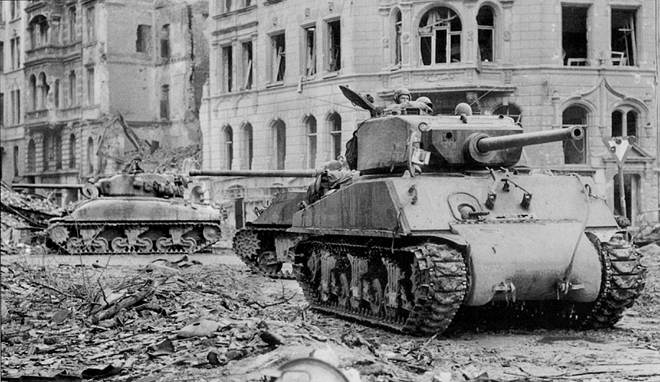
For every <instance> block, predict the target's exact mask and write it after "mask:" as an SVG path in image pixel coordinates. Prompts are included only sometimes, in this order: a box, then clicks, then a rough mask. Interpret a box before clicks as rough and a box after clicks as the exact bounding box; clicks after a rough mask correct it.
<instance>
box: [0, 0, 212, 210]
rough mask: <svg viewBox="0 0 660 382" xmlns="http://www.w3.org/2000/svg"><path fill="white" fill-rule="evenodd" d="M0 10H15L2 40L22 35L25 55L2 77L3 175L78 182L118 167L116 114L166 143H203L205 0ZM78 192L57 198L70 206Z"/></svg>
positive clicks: (120, 0)
mask: <svg viewBox="0 0 660 382" xmlns="http://www.w3.org/2000/svg"><path fill="white" fill-rule="evenodd" d="M1 7H2V9H3V10H2V14H3V15H7V14H8V12H9V13H11V12H15V14H14V13H12V14H11V15H9V16H8V17H4V16H3V17H4V18H3V22H2V25H3V26H4V28H3V29H4V30H3V31H2V32H3V33H4V34H3V38H2V41H1V42H0V43H2V45H0V46H8V45H7V44H12V50H11V52H13V49H14V48H13V44H14V43H13V40H12V36H14V35H16V36H17V37H16V38H18V39H20V42H19V44H18V45H19V47H18V48H17V49H18V51H19V52H20V53H19V55H20V57H21V62H20V64H19V66H18V68H20V74H15V72H13V70H14V66H13V65H12V66H10V67H7V68H5V70H4V72H3V73H2V81H0V82H2V84H3V85H2V89H3V92H2V96H1V97H2V100H3V105H5V106H6V105H10V107H11V108H12V110H11V113H9V114H7V113H3V129H2V149H3V158H2V159H3V173H2V178H3V180H6V181H21V182H28V183H79V182H81V181H84V180H86V179H87V178H89V177H94V176H98V175H102V174H107V173H111V172H114V171H115V170H116V169H117V168H119V167H121V164H122V163H117V162H118V161H119V162H121V159H120V155H117V154H123V152H121V151H123V150H124V148H123V147H121V148H114V147H112V142H108V141H104V139H103V137H104V136H107V135H108V134H104V130H107V129H108V128H114V127H113V124H112V121H113V120H114V117H115V116H116V115H117V114H121V115H122V116H123V118H124V120H125V121H126V123H127V124H128V125H130V126H131V127H132V128H133V129H134V130H135V132H136V133H137V135H138V136H139V137H140V138H141V139H144V140H146V141H149V142H158V145H159V147H161V148H175V147H180V146H188V145H194V144H198V143H199V139H200V130H199V122H198V118H197V115H198V111H199V107H200V103H201V89H202V85H203V82H204V81H205V78H206V76H207V72H208V57H205V55H206V51H207V44H206V42H205V41H204V28H205V27H204V25H205V24H204V23H205V19H206V15H207V9H208V3H207V2H206V1H192V0H191V1H184V0H49V1H34V0H33V1H20V2H12V3H7V2H2V3H1ZM4 51H7V49H5V50H4ZM12 60H13V59H12ZM5 61H6V62H7V61H8V60H6V59H5ZM8 81H9V82H8ZM14 87H16V89H17V90H16V91H20V93H19V94H18V95H17V96H16V97H17V99H18V101H16V102H19V103H20V107H18V106H14V103H12V102H13V101H11V100H9V99H8V97H7V96H5V93H7V94H9V98H11V99H13V98H14V90H13V88H14ZM5 88H7V90H5ZM10 101H11V102H10ZM3 110H4V108H3ZM5 126H6V127H5ZM14 150H15V151H17V154H14ZM7 153H9V154H7ZM113 161H114V163H113ZM109 162H111V163H109ZM9 163H11V164H9ZM12 167H14V168H16V169H17V171H11V170H13V168H12ZM7 169H9V170H10V171H7ZM75 197H76V195H75V192H72V193H69V194H67V195H58V198H59V199H60V200H61V201H62V202H63V203H66V202H67V201H70V200H73V199H75Z"/></svg>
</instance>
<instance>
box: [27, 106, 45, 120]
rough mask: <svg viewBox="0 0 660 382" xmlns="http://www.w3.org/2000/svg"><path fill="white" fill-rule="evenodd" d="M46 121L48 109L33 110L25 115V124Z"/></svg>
mask: <svg viewBox="0 0 660 382" xmlns="http://www.w3.org/2000/svg"><path fill="white" fill-rule="evenodd" d="M47 120H48V109H41V110H33V111H28V112H26V113H25V122H26V123H35V122H45V121H47Z"/></svg>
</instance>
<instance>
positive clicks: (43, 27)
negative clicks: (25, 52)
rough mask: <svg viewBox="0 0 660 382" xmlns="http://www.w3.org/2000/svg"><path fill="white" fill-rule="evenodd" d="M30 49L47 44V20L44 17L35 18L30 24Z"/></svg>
mask: <svg viewBox="0 0 660 382" xmlns="http://www.w3.org/2000/svg"><path fill="white" fill-rule="evenodd" d="M28 29H29V32H30V47H31V48H32V49H34V48H38V47H40V46H45V45H47V44H48V20H47V19H46V17H45V16H43V15H39V16H36V17H35V18H34V19H32V21H31V22H30V26H29V28H28Z"/></svg>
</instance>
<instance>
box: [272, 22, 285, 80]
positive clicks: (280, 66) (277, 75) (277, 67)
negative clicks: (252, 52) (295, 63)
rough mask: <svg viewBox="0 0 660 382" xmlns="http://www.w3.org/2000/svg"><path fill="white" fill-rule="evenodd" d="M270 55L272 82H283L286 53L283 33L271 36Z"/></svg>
mask: <svg viewBox="0 0 660 382" xmlns="http://www.w3.org/2000/svg"><path fill="white" fill-rule="evenodd" d="M270 39H271V54H272V68H271V69H272V70H271V80H272V81H276V82H278V81H284V73H285V70H286V51H285V46H284V33H281V34H277V35H273V36H271V38H270Z"/></svg>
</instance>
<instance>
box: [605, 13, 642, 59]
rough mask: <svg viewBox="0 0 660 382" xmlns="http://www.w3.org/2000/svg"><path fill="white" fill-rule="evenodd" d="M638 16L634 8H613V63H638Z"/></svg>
mask: <svg viewBox="0 0 660 382" xmlns="http://www.w3.org/2000/svg"><path fill="white" fill-rule="evenodd" d="M636 16H637V11H636V10H634V9H612V36H611V37H612V48H611V50H612V65H620V66H634V65H636V60H637V40H636V24H637V23H636Z"/></svg>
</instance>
